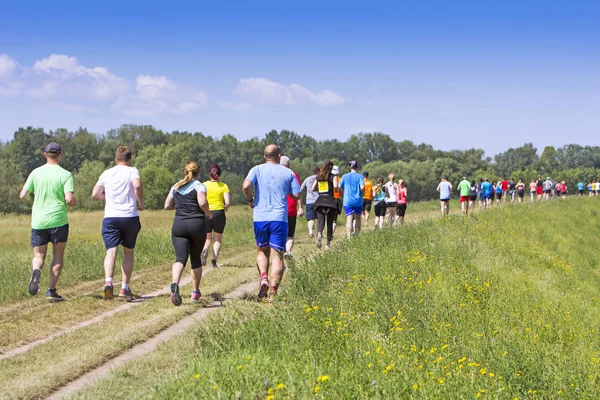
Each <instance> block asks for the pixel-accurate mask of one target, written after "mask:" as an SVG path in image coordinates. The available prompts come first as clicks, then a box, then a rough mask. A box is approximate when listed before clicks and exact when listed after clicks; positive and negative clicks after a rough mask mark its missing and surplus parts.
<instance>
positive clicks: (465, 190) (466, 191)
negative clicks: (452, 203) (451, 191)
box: [457, 176, 471, 215]
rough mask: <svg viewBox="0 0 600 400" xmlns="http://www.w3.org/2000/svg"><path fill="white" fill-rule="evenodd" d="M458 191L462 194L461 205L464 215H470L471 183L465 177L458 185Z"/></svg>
mask: <svg viewBox="0 0 600 400" xmlns="http://www.w3.org/2000/svg"><path fill="white" fill-rule="evenodd" d="M457 190H458V191H459V192H460V205H461V208H462V213H463V215H467V214H469V201H470V198H471V182H469V181H468V180H467V177H466V176H463V179H462V181H460V183H459V184H458V187H457Z"/></svg>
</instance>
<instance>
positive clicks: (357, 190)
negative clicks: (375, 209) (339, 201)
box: [340, 171, 365, 207]
mask: <svg viewBox="0 0 600 400" xmlns="http://www.w3.org/2000/svg"><path fill="white" fill-rule="evenodd" d="M340 187H341V188H342V190H343V191H344V206H346V207H362V204H363V194H362V192H363V189H364V187H365V177H364V176H362V175H361V174H359V173H358V172H354V171H352V172H349V173H347V174H344V175H343V176H342V180H341V181H340Z"/></svg>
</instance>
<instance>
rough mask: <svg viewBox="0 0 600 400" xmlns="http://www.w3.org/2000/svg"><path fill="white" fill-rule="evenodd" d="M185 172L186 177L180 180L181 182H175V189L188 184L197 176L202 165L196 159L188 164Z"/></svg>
mask: <svg viewBox="0 0 600 400" xmlns="http://www.w3.org/2000/svg"><path fill="white" fill-rule="evenodd" d="M183 173H184V177H183V179H182V180H180V181H179V182H177V183H176V184H175V190H177V189H179V188H180V187H182V186H185V185H187V184H188V183H190V182H191V181H192V180H193V179H194V178H195V177H197V176H198V174H199V173H200V166H199V165H198V163H197V162H196V161H190V162H189V163H187V164H186V166H185V168H184V170H183Z"/></svg>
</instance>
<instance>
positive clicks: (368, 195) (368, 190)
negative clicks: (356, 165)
mask: <svg viewBox="0 0 600 400" xmlns="http://www.w3.org/2000/svg"><path fill="white" fill-rule="evenodd" d="M363 199H365V200H373V181H372V180H370V179H365V190H364V192H363Z"/></svg>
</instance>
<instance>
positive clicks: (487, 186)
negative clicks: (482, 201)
mask: <svg viewBox="0 0 600 400" xmlns="http://www.w3.org/2000/svg"><path fill="white" fill-rule="evenodd" d="M491 191H492V184H491V183H489V182H483V183H482V184H481V192H482V193H483V194H490V193H491Z"/></svg>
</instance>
